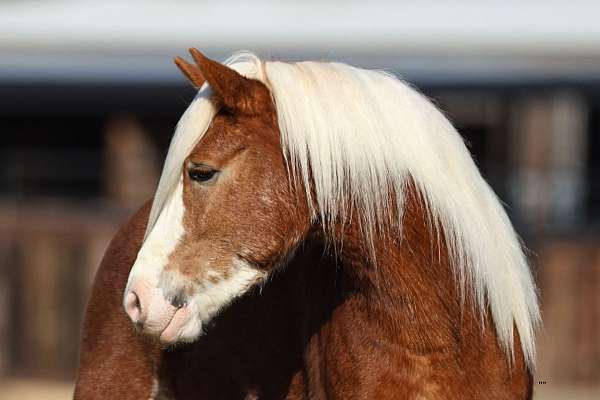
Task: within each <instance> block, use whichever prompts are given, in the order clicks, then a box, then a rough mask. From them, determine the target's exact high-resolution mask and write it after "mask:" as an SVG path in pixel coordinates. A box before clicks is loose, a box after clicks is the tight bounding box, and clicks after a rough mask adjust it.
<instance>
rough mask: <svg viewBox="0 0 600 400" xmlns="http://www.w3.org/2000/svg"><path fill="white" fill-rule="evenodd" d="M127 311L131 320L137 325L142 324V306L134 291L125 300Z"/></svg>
mask: <svg viewBox="0 0 600 400" xmlns="http://www.w3.org/2000/svg"><path fill="white" fill-rule="evenodd" d="M125 311H126V312H127V315H129V318H131V320H132V321H133V322H135V323H141V322H143V321H142V319H143V318H142V305H141V303H140V298H139V296H138V295H137V293H135V292H134V291H130V292H129V293H127V296H126V298H125Z"/></svg>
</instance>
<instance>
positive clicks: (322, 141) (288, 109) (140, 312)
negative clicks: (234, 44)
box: [76, 49, 539, 399]
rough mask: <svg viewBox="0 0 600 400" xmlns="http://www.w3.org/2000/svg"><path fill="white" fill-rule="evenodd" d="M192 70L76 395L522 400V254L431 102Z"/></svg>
mask: <svg viewBox="0 0 600 400" xmlns="http://www.w3.org/2000/svg"><path fill="white" fill-rule="evenodd" d="M191 54H192V57H193V59H194V61H195V63H194V64H190V63H188V62H186V61H184V60H183V59H181V58H177V59H176V63H177V65H178V66H179V67H180V69H181V70H182V71H183V72H184V74H185V75H186V76H187V77H188V79H189V80H190V81H191V82H192V84H193V85H194V86H195V87H197V88H199V91H198V95H197V96H196V98H195V99H194V101H193V102H192V104H191V105H190V106H189V108H188V110H187V111H186V112H185V113H184V115H183V116H182V118H181V121H180V122H179V124H178V126H177V129H176V132H175V135H174V137H173V140H172V142H171V146H170V148H169V152H168V155H167V159H166V161H165V165H164V168H163V173H162V176H161V179H160V182H159V185H158V188H157V191H156V194H155V197H154V199H153V201H152V204H151V206H147V207H146V209H145V210H144V211H141V212H140V213H139V214H138V215H137V216H136V217H134V219H133V220H132V221H131V222H130V223H129V224H128V225H127V226H126V227H125V228H123V229H122V230H121V232H120V233H119V234H118V235H117V237H116V238H115V239H114V240H113V243H112V245H111V246H110V247H109V250H108V252H107V255H106V257H105V260H104V262H103V264H102V266H101V268H100V271H99V273H98V277H97V279H96V283H95V288H94V291H93V294H92V298H91V300H90V305H89V307H88V313H87V316H86V322H85V325H84V336H83V343H82V352H81V368H80V374H79V379H78V384H77V389H76V397H77V398H82V399H83V398H90V399H93V398H101V395H102V394H106V395H109V394H110V393H113V396H114V394H115V393H118V394H119V396H118V397H123V398H139V396H142V397H144V398H161V397H166V398H169V397H170V398H184V399H185V398H288V399H304V398H310V399H319V398H343V399H352V398H357V399H362V398H378V399H379V398H382V399H385V398H390V399H417V398H418V399H421V398H422V399H449V398H450V399H451V398H455V399H483V398H485V399H515V398H517V399H519V398H520V399H525V398H528V397H530V395H531V372H532V369H533V362H534V355H535V354H534V334H535V329H536V326H537V324H538V321H539V311H538V305H537V297H536V291H535V287H534V285H533V282H532V278H531V274H530V272H529V268H528V266H527V262H526V259H525V257H524V254H523V250H522V248H521V244H520V242H519V239H518V238H517V235H516V234H515V232H514V230H513V228H512V226H511V224H510V221H509V220H508V218H507V216H506V213H505V212H504V210H503V208H502V206H501V205H500V203H499V201H498V200H497V198H496V196H495V195H494V193H493V192H492V190H491V189H490V188H489V186H488V185H487V184H486V183H485V181H484V180H483V178H482V177H481V175H480V174H479V172H478V171H477V168H476V166H475V164H474V163H473V161H472V159H471V157H470V155H469V153H468V150H467V149H466V147H465V145H464V143H463V142H462V140H461V138H460V136H459V135H458V133H457V132H456V130H455V129H454V128H453V127H452V125H451V124H450V123H449V122H448V121H447V119H446V118H445V117H444V116H443V115H442V114H441V113H440V112H439V111H438V110H437V109H436V108H435V107H434V106H433V105H432V104H431V102H429V101H428V100H427V99H426V98H425V97H424V96H422V95H420V94H419V93H418V92H416V91H415V90H414V89H412V88H411V87H410V86H409V85H407V84H405V83H403V82H402V81H400V80H398V79H396V78H395V77H393V76H391V75H389V74H386V73H382V72H378V71H370V70H364V69H359V68H355V67H351V66H348V65H345V64H339V63H318V62H299V63H284V62H276V61H268V62H267V61H263V60H260V59H259V58H258V57H256V56H254V55H252V54H247V53H246V54H240V55H237V56H235V57H233V58H232V59H230V60H229V61H228V62H226V63H225V64H220V63H217V62H215V61H212V60H210V59H208V58H206V57H205V56H203V55H202V54H201V53H200V52H198V51H197V50H194V49H192V50H191ZM148 208H149V210H148ZM120 303H122V307H120V306H119V304H120Z"/></svg>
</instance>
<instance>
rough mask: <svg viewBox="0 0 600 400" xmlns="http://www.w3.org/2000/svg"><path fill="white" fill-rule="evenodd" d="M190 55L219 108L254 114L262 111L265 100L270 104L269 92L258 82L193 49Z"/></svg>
mask: <svg viewBox="0 0 600 400" xmlns="http://www.w3.org/2000/svg"><path fill="white" fill-rule="evenodd" d="M190 54H191V55H192V57H193V58H194V62H195V63H196V69H197V70H198V72H199V74H200V75H201V76H202V77H203V78H204V79H205V80H206V82H207V83H208V84H209V86H210V87H211V88H212V90H213V92H214V95H215V99H216V100H217V101H218V102H219V103H220V105H221V106H223V107H225V108H226V109H228V110H230V111H232V112H234V113H245V114H255V113H258V112H261V111H262V110H263V108H264V107H263V106H264V101H265V98H266V99H268V101H269V102H270V92H269V90H268V89H267V88H266V86H264V85H263V84H261V83H260V82H259V81H256V80H253V79H248V78H246V77H244V76H242V75H240V74H239V73H238V72H237V71H234V70H233V69H231V68H229V67H227V66H225V65H223V64H221V63H218V62H216V61H213V60H211V59H210V58H208V57H205V56H204V54H202V53H200V52H199V51H198V50H196V49H195V48H192V49H190ZM186 64H187V63H186ZM188 69H189V68H188ZM184 73H186V72H184ZM186 75H187V73H186ZM265 94H266V97H265Z"/></svg>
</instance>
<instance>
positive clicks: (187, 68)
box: [173, 57, 206, 89]
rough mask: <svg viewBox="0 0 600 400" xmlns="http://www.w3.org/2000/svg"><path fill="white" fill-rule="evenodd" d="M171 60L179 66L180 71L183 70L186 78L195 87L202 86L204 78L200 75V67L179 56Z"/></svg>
mask: <svg viewBox="0 0 600 400" xmlns="http://www.w3.org/2000/svg"><path fill="white" fill-rule="evenodd" d="M173 61H175V65H177V67H179V69H180V70H181V72H183V74H184V75H185V76H186V78H188V80H189V81H190V82H191V83H192V85H194V87H195V88H196V89H200V87H202V85H203V84H204V82H205V81H206V80H205V79H204V76H202V72H200V69H198V67H197V66H195V65H192V64H190V63H189V62H187V61H185V60H184V59H183V58H181V57H175V59H174V60H173Z"/></svg>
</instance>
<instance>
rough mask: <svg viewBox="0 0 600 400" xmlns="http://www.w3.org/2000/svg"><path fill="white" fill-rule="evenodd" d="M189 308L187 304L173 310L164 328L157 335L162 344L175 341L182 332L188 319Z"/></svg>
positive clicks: (167, 344) (166, 344)
mask: <svg viewBox="0 0 600 400" xmlns="http://www.w3.org/2000/svg"><path fill="white" fill-rule="evenodd" d="M190 314H191V313H190V309H189V308H188V307H187V306H182V307H179V308H178V309H177V311H175V313H174V314H173V316H172V317H171V319H170V320H169V322H168V323H167V325H166V326H165V328H164V329H163V330H162V332H161V333H160V336H159V341H160V343H161V344H162V345H164V346H170V345H173V344H175V343H177V342H178V341H179V340H180V339H181V337H182V334H183V331H184V329H185V327H186V325H187V323H188V322H189V321H190V318H191V315H190Z"/></svg>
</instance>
